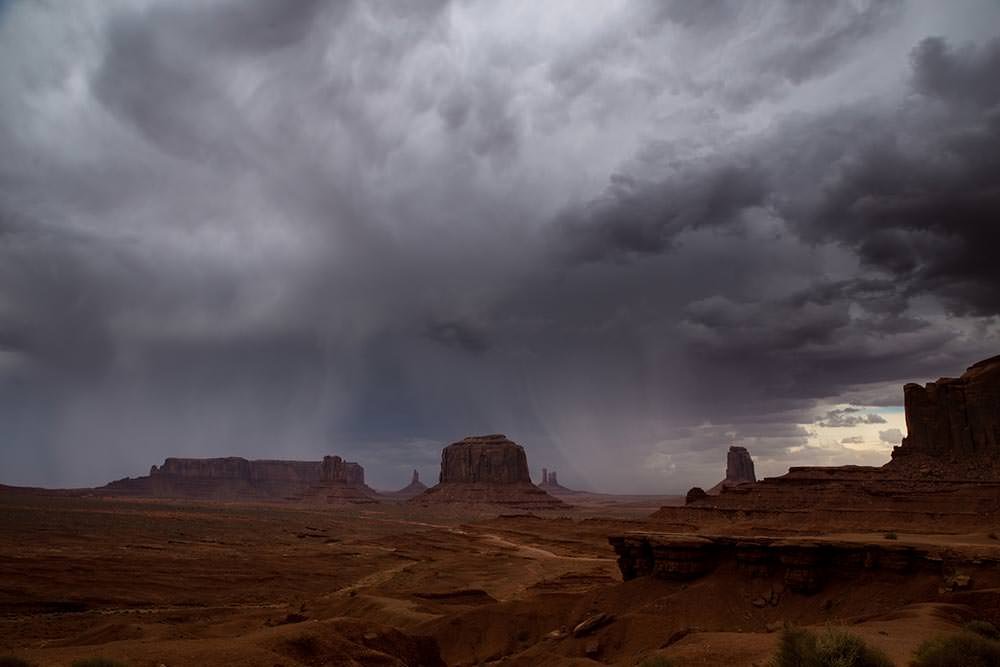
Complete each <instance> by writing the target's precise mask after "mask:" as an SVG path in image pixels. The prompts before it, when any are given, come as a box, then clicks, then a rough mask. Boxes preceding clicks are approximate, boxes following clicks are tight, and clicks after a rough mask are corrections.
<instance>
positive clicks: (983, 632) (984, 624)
mask: <svg viewBox="0 0 1000 667" xmlns="http://www.w3.org/2000/svg"><path fill="white" fill-rule="evenodd" d="M964 629H965V630H968V631H969V632H974V633H976V634H977V635H979V636H980V637H986V638H987V639H993V640H1000V630H998V629H997V626H995V625H993V624H992V623H990V622H989V621H969V622H968V623H966V624H965V626H964Z"/></svg>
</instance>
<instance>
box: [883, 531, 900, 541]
mask: <svg viewBox="0 0 1000 667" xmlns="http://www.w3.org/2000/svg"><path fill="white" fill-rule="evenodd" d="M885 539H887V540H898V539H899V535H897V534H896V533H886V534H885Z"/></svg>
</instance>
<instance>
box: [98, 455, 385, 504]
mask: <svg viewBox="0 0 1000 667" xmlns="http://www.w3.org/2000/svg"><path fill="white" fill-rule="evenodd" d="M100 490H101V491H103V492H107V493H111V494H114V495H138V496H152V497H159V498H206V499H217V500H235V499H241V498H247V499H280V500H313V501H316V500H330V501H332V500H341V499H348V500H353V499H363V498H368V499H370V497H371V496H372V495H374V492H373V491H372V490H371V489H370V488H368V487H367V486H366V485H365V471H364V468H362V467H361V466H360V465H359V464H357V463H352V462H350V461H344V460H343V459H342V458H341V457H339V456H326V457H324V458H323V460H322V461H280V460H271V459H262V460H248V459H244V458H241V457H237V456H229V457H224V458H208V459H194V458H175V457H170V458H168V459H166V460H165V461H164V462H163V465H161V466H155V465H154V466H153V467H152V468H150V470H149V476H148V477H137V478H134V479H132V478H125V479H122V480H118V481H116V482H112V483H110V484H108V485H106V486H104V487H101V489H100Z"/></svg>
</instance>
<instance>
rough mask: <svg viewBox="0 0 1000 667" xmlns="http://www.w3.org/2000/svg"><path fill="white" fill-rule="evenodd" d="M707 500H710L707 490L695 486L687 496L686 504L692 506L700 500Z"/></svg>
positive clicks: (685, 497) (685, 498)
mask: <svg viewBox="0 0 1000 667" xmlns="http://www.w3.org/2000/svg"><path fill="white" fill-rule="evenodd" d="M705 498H708V494H707V493H705V489H703V488H701V487H700V486H693V487H691V489H690V490H689V491H688V492H687V495H686V496H684V503H685V504H687V505H690V504H691V503H696V502H698V501H699V500H703V499H705Z"/></svg>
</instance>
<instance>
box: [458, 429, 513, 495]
mask: <svg viewBox="0 0 1000 667" xmlns="http://www.w3.org/2000/svg"><path fill="white" fill-rule="evenodd" d="M440 481H441V483H442V484H447V483H449V482H464V483H482V484H517V483H519V482H525V483H528V484H531V475H530V474H529V472H528V457H527V455H526V454H525V453H524V448H523V447H521V445H518V444H515V443H514V442H511V441H510V440H508V439H507V436H505V435H502V434H497V435H479V436H470V437H468V438H465V439H464V440H462V441H461V442H456V443H453V444H451V445H448V446H447V447H445V448H444V450H443V451H442V452H441V478H440Z"/></svg>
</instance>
